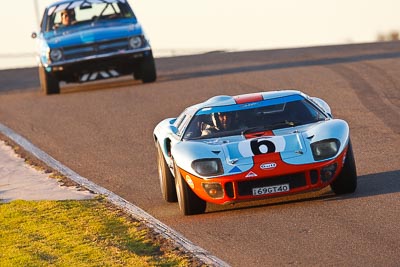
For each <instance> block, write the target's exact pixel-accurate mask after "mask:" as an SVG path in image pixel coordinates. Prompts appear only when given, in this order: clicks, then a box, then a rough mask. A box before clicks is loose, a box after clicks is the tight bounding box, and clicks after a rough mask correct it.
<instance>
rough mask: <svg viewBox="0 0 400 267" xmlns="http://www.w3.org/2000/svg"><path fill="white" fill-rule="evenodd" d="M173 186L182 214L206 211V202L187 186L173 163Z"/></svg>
mask: <svg viewBox="0 0 400 267" xmlns="http://www.w3.org/2000/svg"><path fill="white" fill-rule="evenodd" d="M175 186H176V194H177V196H178V203H179V209H180V211H181V212H182V214H183V215H195V214H202V213H204V212H205V211H206V207H207V203H206V202H205V201H204V200H202V199H201V198H199V197H198V196H197V195H196V194H195V193H194V192H193V191H192V189H191V188H190V187H189V185H188V184H187V183H186V181H185V180H183V178H182V175H181V173H180V171H179V169H178V167H177V166H176V165H175Z"/></svg>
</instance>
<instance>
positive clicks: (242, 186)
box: [238, 173, 307, 196]
mask: <svg viewBox="0 0 400 267" xmlns="http://www.w3.org/2000/svg"><path fill="white" fill-rule="evenodd" d="M281 184H289V186H290V189H293V188H297V187H303V186H306V185H307V181H306V176H305V174H304V173H297V174H291V175H283V176H275V177H269V178H264V179H258V180H251V181H242V182H238V189H239V192H238V193H239V195H241V196H248V195H252V194H253V188H257V187H265V186H273V185H281Z"/></svg>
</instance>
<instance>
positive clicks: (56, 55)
mask: <svg viewBox="0 0 400 267" xmlns="http://www.w3.org/2000/svg"><path fill="white" fill-rule="evenodd" d="M62 57H63V53H62V51H61V50H60V49H52V50H51V51H50V59H51V61H52V62H57V61H60V60H61V59H62Z"/></svg>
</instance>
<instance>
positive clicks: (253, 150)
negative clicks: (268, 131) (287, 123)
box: [238, 136, 285, 157]
mask: <svg viewBox="0 0 400 267" xmlns="http://www.w3.org/2000/svg"><path fill="white" fill-rule="evenodd" d="M238 149H239V152H240V154H241V155H242V156H243V157H253V156H256V155H262V154H268V153H274V152H282V151H284V150H285V139H284V138H283V137H282V136H273V137H263V138H256V139H251V140H245V141H243V142H240V143H239V144H238Z"/></svg>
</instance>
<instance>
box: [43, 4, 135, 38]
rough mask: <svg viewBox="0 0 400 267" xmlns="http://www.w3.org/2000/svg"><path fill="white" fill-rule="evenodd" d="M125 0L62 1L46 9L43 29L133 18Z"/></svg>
mask: <svg viewBox="0 0 400 267" xmlns="http://www.w3.org/2000/svg"><path fill="white" fill-rule="evenodd" d="M134 17H135V15H134V14H133V12H132V10H131V8H130V7H129V5H128V4H127V2H126V0H108V1H98V0H97V1H96V0H82V1H70V2H62V3H61V4H58V5H54V6H52V7H50V8H49V9H48V10H47V18H46V19H45V22H44V23H45V25H44V26H45V31H52V30H57V29H62V28H65V27H68V26H73V25H81V24H85V23H96V22H101V21H109V20H113V19H118V18H134Z"/></svg>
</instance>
